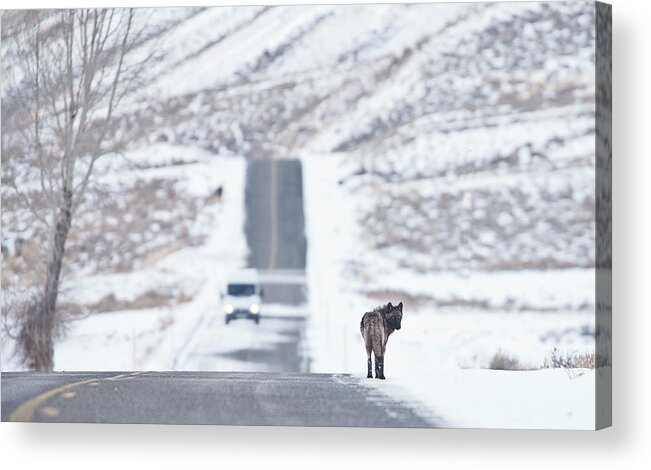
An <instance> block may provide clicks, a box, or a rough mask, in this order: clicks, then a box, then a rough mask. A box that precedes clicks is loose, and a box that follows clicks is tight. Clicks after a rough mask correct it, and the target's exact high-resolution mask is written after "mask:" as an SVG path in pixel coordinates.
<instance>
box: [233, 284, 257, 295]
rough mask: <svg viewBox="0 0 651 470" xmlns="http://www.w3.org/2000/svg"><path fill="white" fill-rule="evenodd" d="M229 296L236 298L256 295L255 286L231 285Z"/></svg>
mask: <svg viewBox="0 0 651 470" xmlns="http://www.w3.org/2000/svg"><path fill="white" fill-rule="evenodd" d="M228 295H232V296H235V297H248V296H251V295H255V284H229V285H228Z"/></svg>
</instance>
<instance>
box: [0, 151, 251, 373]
mask: <svg viewBox="0 0 651 470" xmlns="http://www.w3.org/2000/svg"><path fill="white" fill-rule="evenodd" d="M185 151H186V152H187V153H190V154H192V153H196V150H194V149H192V148H187V149H185ZM149 153H150V152H149V151H148V150H146V149H145V150H144V151H143V153H141V154H144V155H147V154H149ZM136 154H139V153H138V152H136ZM188 171H189V173H188V174H186V173H183V175H185V176H187V177H188V178H189V180H190V182H189V183H188V182H187V181H186V182H185V183H182V184H188V185H190V186H192V185H199V186H197V187H195V188H194V189H195V190H196V191H198V192H204V189H202V188H203V186H202V184H203V183H204V182H208V181H211V179H210V175H215V177H216V178H218V179H220V178H223V179H224V180H225V181H228V186H229V188H233V189H232V190H230V191H229V190H226V191H225V192H224V198H223V200H222V202H221V204H220V205H213V206H207V207H205V208H204V211H205V214H204V215H206V216H207V217H206V220H209V221H210V222H209V223H210V224H211V226H210V227H207V228H208V231H209V233H210V236H209V238H208V240H207V242H206V243H205V244H203V245H200V246H196V247H184V248H181V249H179V250H177V251H175V252H173V253H171V254H169V255H168V256H166V257H164V258H163V259H161V260H159V261H158V262H156V263H155V265H154V266H152V267H150V268H146V269H142V270H135V271H133V272H130V273H117V274H107V275H97V276H87V277H83V278H81V279H77V280H71V282H70V283H69V284H70V286H71V287H70V288H68V289H66V295H67V296H68V297H67V298H68V299H69V300H72V299H74V300H76V301H77V302H79V303H81V304H90V303H93V302H96V301H98V300H100V299H102V298H103V297H104V296H106V295H108V294H113V295H114V296H115V297H116V298H117V299H119V300H133V299H135V298H137V297H138V296H139V295H142V294H144V293H146V292H147V291H149V290H156V291H163V292H165V291H166V290H168V289H183V290H185V291H186V292H187V293H189V294H191V295H192V300H190V301H189V302H185V303H180V304H172V305H170V306H168V307H163V308H154V309H143V310H130V311H119V312H104V313H99V314H94V315H90V316H88V317H86V318H83V319H80V320H78V321H73V322H71V323H70V324H69V325H68V326H69V329H68V331H67V334H66V336H65V338H64V339H62V340H61V341H60V342H58V343H57V347H56V348H55V367H56V370H63V371H65V370H67V371H71V370H172V369H174V366H175V362H176V361H177V357H178V355H179V354H180V351H182V350H183V347H184V346H185V344H186V343H187V341H188V339H189V338H191V337H192V332H193V331H194V329H195V328H196V327H197V326H198V325H199V324H200V322H202V321H203V318H204V316H205V315H208V314H210V313H216V312H221V306H220V303H219V292H220V290H222V289H223V286H224V285H225V279H226V277H227V275H228V273H229V272H231V271H235V270H237V269H239V268H241V267H243V266H244V264H245V261H246V256H247V247H246V241H245V237H244V232H243V227H244V218H243V217H244V194H243V191H240V190H237V189H236V188H243V187H244V174H245V160H244V159H243V158H237V157H228V158H224V157H215V156H213V157H212V158H211V159H210V160H208V161H206V162H204V163H203V164H197V165H194V166H193V167H192V169H191V170H188ZM121 176H126V175H121ZM178 176H179V175H178V174H177V177H178ZM212 181H214V179H212ZM72 286H75V287H74V288H73V287H72ZM12 345H13V343H12V342H11V341H9V340H8V338H6V337H5V336H4V335H3V364H2V367H3V370H17V369H18V370H20V369H21V368H22V367H23V366H21V365H19V364H16V363H15V358H12V357H11V346H12Z"/></svg>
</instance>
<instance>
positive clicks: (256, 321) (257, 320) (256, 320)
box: [255, 317, 260, 325]
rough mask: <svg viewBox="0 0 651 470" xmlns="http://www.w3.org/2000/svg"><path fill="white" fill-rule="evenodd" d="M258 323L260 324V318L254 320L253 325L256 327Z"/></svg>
mask: <svg viewBox="0 0 651 470" xmlns="http://www.w3.org/2000/svg"><path fill="white" fill-rule="evenodd" d="M258 323H260V317H257V318H256V319H255V324H256V325H257V324H258Z"/></svg>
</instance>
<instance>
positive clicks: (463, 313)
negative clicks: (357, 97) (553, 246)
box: [303, 155, 594, 429]
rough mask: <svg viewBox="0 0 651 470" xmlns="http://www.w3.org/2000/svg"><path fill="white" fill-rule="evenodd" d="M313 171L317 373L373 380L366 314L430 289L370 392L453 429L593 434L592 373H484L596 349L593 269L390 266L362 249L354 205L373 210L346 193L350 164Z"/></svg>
mask: <svg viewBox="0 0 651 470" xmlns="http://www.w3.org/2000/svg"><path fill="white" fill-rule="evenodd" d="M303 164H304V169H303V174H304V197H305V214H306V231H307V237H308V240H309V243H308V263H307V265H308V273H307V275H308V282H309V306H310V312H311V317H310V324H309V328H308V344H309V348H310V350H309V353H310V356H311V361H312V363H311V364H312V367H311V371H312V372H346V373H351V374H354V375H355V376H359V377H360V378H363V377H365V367H366V357H365V352H364V346H363V343H362V338H361V335H360V334H359V321H360V318H361V316H362V314H363V312H365V311H367V310H369V309H371V308H372V307H374V306H375V305H378V304H380V303H382V302H387V301H389V300H391V301H394V302H398V301H401V300H404V299H402V298H398V297H395V296H398V295H403V294H404V293H408V294H410V295H411V294H414V293H419V292H420V293H422V294H424V295H428V296H429V297H430V298H434V299H435V301H434V302H433V301H431V300H430V301H429V302H428V301H424V302H418V303H415V304H410V303H409V302H405V313H404V318H403V328H402V329H401V330H400V331H398V332H396V333H395V334H394V335H393V336H392V337H391V339H390V341H389V345H388V353H387V357H386V360H385V361H386V375H387V377H388V380H387V381H386V382H380V381H375V380H373V381H368V382H366V379H363V380H362V383H364V384H367V385H369V386H372V387H375V388H377V389H378V390H379V391H381V392H382V393H386V394H389V396H391V397H393V398H396V399H401V400H406V401H408V400H415V401H416V402H418V403H422V404H423V408H422V409H421V410H420V411H421V412H422V413H423V414H424V415H426V416H430V417H436V419H438V420H441V419H442V420H443V421H444V422H445V423H446V425H448V426H459V427H464V426H468V427H483V426H484V427H504V428H509V427H523V428H528V427H529V428H544V427H553V428H573V429H575V428H576V429H589V428H593V427H594V371H585V370H584V371H581V375H580V376H576V377H571V376H570V375H568V373H566V371H564V370H559V369H557V370H549V369H546V370H545V369H543V370H527V371H497V370H481V368H486V367H489V365H490V361H491V359H492V358H493V357H494V356H495V355H496V354H498V353H504V354H506V355H508V356H510V357H514V358H516V359H517V361H518V362H519V364H520V366H521V367H522V368H526V369H538V368H539V367H540V366H541V365H542V363H543V362H544V360H545V358H547V357H549V355H550V353H551V351H552V350H553V349H554V348H558V349H559V350H561V351H568V352H593V351H594V313H593V312H591V310H590V308H589V304H590V303H591V299H590V293H591V292H594V272H593V271H591V270H580V269H572V270H558V271H516V272H500V273H493V274H482V273H476V274H472V275H469V276H466V277H461V276H458V275H456V274H453V273H451V274H422V275H421V274H418V273H413V272H409V271H408V270H404V269H397V268H395V267H391V263H390V262H389V261H388V260H387V262H386V264H385V263H383V261H382V260H381V259H378V258H379V256H376V255H374V254H372V253H369V252H368V251H365V250H364V248H363V240H364V227H361V226H360V224H359V221H358V220H357V219H356V214H357V212H356V206H357V205H359V204H364V203H365V202H364V201H363V200H359V199H360V196H359V193H358V194H355V193H351V191H350V190H349V189H348V188H346V187H345V186H344V185H341V184H339V181H340V180H341V178H342V176H344V175H345V174H347V172H346V163H345V156H340V155H313V156H312V155H311V156H308V157H305V158H303ZM361 262H366V263H371V264H372V265H373V269H365V270H364V271H363V272H364V273H365V275H366V276H367V277H366V278H363V279H362V278H360V277H359V270H358V269H356V268H357V264H359V263H361ZM377 286H382V287H383V288H384V289H385V291H386V293H387V294H386V295H387V297H386V298H385V299H383V300H382V301H380V300H379V299H378V298H376V297H375V296H373V297H370V296H369V295H368V291H367V289H369V288H370V287H372V288H373V289H375V288H376V287H377ZM401 293H402V294H401ZM394 297H395V298H394ZM450 300H453V301H454V302H453V303H452V305H446V302H449V301H450ZM437 303H440V305H439V304H437ZM477 305H480V306H481V308H480V307H474V306H477ZM586 305H587V307H586ZM524 306H526V307H527V308H524ZM559 306H560V308H556V309H554V310H553V311H552V309H553V307H559Z"/></svg>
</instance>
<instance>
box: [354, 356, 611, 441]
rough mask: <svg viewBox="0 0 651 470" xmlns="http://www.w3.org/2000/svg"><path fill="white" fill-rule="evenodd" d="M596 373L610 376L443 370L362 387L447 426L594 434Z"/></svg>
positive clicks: (399, 375) (559, 371)
mask: <svg viewBox="0 0 651 470" xmlns="http://www.w3.org/2000/svg"><path fill="white" fill-rule="evenodd" d="M597 373H608V372H607V371H602V370H600V371H597V372H595V371H594V370H587V369H577V370H574V371H573V372H572V373H568V372H567V371H565V370H562V369H544V370H536V371H497V370H466V369H442V370H435V371H433V372H429V373H427V372H422V373H420V374H418V373H411V374H410V373H404V372H399V373H396V374H394V375H392V376H387V380H386V381H379V380H376V379H365V378H360V381H359V383H360V384H361V385H363V386H366V387H369V388H371V389H373V390H375V391H376V392H379V393H380V394H382V395H383V396H385V397H386V396H388V397H390V398H393V399H395V400H398V401H403V402H408V403H410V404H412V406H413V404H414V403H416V404H417V405H416V409H417V411H418V412H419V413H421V414H422V415H423V416H425V417H427V418H429V419H430V420H431V422H432V423H433V424H435V425H443V426H444V427H455V428H490V429H572V430H593V429H594V428H595V375H596V374H597Z"/></svg>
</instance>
